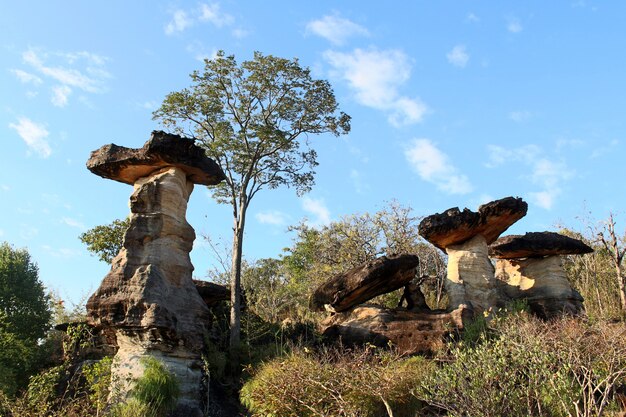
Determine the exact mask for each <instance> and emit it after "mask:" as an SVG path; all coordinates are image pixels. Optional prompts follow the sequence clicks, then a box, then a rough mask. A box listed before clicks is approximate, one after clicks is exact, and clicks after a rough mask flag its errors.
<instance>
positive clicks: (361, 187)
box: [350, 169, 370, 194]
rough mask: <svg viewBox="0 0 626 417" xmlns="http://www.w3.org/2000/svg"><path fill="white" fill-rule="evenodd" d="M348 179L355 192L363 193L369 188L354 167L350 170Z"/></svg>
mask: <svg viewBox="0 0 626 417" xmlns="http://www.w3.org/2000/svg"><path fill="white" fill-rule="evenodd" d="M350 179H351V180H352V184H353V185H354V189H355V191H356V192H357V194H364V193H366V192H368V191H369V190H370V187H369V184H368V183H367V181H365V179H364V178H363V174H362V173H361V172H360V171H359V170H356V169H352V170H351V171H350Z"/></svg>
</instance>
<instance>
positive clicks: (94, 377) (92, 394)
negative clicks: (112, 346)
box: [82, 356, 113, 414]
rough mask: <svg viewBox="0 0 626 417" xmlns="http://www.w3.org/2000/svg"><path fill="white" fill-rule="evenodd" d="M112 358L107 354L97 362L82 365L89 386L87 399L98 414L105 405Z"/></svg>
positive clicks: (109, 383)
mask: <svg viewBox="0 0 626 417" xmlns="http://www.w3.org/2000/svg"><path fill="white" fill-rule="evenodd" d="M112 363H113V358H111V357H110V356H107V357H105V358H103V359H101V360H99V361H97V362H94V363H92V364H88V365H85V366H83V369H82V372H83V375H84V377H85V379H86V380H87V386H88V387H89V400H90V402H91V403H92V404H93V405H94V407H95V409H96V414H100V412H101V411H102V410H104V408H105V407H106V405H107V399H108V396H109V387H110V385H111V365H112Z"/></svg>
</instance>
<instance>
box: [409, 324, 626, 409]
mask: <svg viewBox="0 0 626 417" xmlns="http://www.w3.org/2000/svg"><path fill="white" fill-rule="evenodd" d="M492 323H493V325H494V327H493V328H492V331H493V333H492V334H491V338H489V339H486V338H485V336H482V337H483V338H485V339H484V343H477V344H473V345H468V344H460V345H452V346H451V349H450V351H449V352H448V354H447V355H446V356H445V357H443V358H441V359H442V364H443V365H442V366H441V367H440V368H439V369H438V370H437V371H436V372H434V373H432V374H430V375H428V376H427V377H426V378H424V379H423V380H422V381H420V382H419V383H418V384H417V389H416V390H415V393H416V396H417V397H418V398H419V399H421V400H423V401H426V402H428V403H429V404H431V405H434V406H437V407H439V408H441V409H443V410H445V411H446V412H447V413H448V414H447V415H449V416H459V417H460V416H464V417H479V416H520V417H522V416H591V415H594V416H600V415H602V414H603V412H604V411H606V410H607V409H609V408H611V407H615V404H614V394H615V390H616V388H617V387H619V386H620V385H621V384H624V383H625V382H626V339H624V335H625V332H626V328H624V326H623V325H611V324H606V323H597V324H594V325H590V324H586V323H584V322H581V321H577V320H574V319H563V320H559V321H553V322H550V323H546V322H542V321H539V320H537V319H534V318H531V317H530V316H528V315H526V314H513V315H509V316H505V317H501V318H500V319H499V320H497V321H494V322H492Z"/></svg>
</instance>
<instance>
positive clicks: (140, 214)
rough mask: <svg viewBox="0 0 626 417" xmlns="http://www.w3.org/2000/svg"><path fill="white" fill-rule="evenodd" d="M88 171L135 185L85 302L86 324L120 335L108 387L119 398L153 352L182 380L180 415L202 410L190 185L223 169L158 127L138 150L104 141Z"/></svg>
mask: <svg viewBox="0 0 626 417" xmlns="http://www.w3.org/2000/svg"><path fill="white" fill-rule="evenodd" d="M88 168H89V169H90V170H91V171H92V172H94V173H96V174H98V175H101V176H104V177H106V178H111V179H115V180H118V181H121V182H125V183H132V184H133V186H134V190H133V193H132V195H131V197H130V209H131V216H130V226H129V228H128V230H127V232H126V235H125V237H124V245H123V249H122V250H121V251H120V253H119V254H118V255H117V256H116V257H115V259H114V260H113V262H112V266H111V271H110V272H109V273H108V274H107V275H106V277H105V278H104V279H103V281H102V284H101V285H100V288H98V290H97V291H96V292H95V293H94V294H93V295H92V296H91V297H90V299H89V301H88V303H87V310H88V321H89V322H90V324H93V325H96V326H100V327H105V328H111V329H113V330H114V331H115V334H116V337H117V346H118V350H117V353H116V355H115V358H114V364H113V368H112V384H114V386H112V392H113V393H117V394H119V395H120V396H121V397H122V398H123V397H124V396H125V395H126V394H127V393H128V392H129V390H130V389H131V387H132V384H133V382H132V381H133V380H134V379H136V378H139V377H140V376H141V375H142V374H143V371H144V366H143V362H142V359H143V358H146V357H148V356H150V357H155V358H157V359H159V360H161V361H162V362H163V363H164V364H165V365H166V367H167V368H168V369H169V371H170V372H172V373H173V374H174V375H175V376H176V377H177V379H178V381H179V383H180V388H181V396H180V399H179V404H178V410H179V411H178V412H179V413H180V412H183V413H185V415H189V416H196V415H201V410H202V400H203V392H202V391H203V390H202V386H201V380H202V362H201V353H202V348H203V346H204V335H205V333H206V323H208V322H209V310H208V308H207V306H206V304H205V302H204V301H203V299H202V297H201V296H200V294H199V293H198V290H197V289H196V286H195V284H194V282H193V280H192V272H193V265H192V264H191V260H190V257H189V252H190V251H191V249H192V246H193V241H194V239H195V232H194V230H193V228H192V227H191V226H190V225H189V223H187V220H186V218H185V216H186V211H187V201H188V199H189V196H190V194H191V192H192V191H193V187H194V182H196V183H202V184H211V183H213V184H214V183H216V182H218V181H219V180H220V179H221V178H222V177H223V173H221V170H219V168H217V166H216V165H215V163H214V162H213V161H211V160H210V159H208V158H206V156H205V155H204V152H203V151H202V150H201V149H200V148H198V147H196V146H195V145H193V141H191V140H188V139H183V138H180V137H177V136H174V135H167V134H164V133H162V132H154V133H153V135H152V138H151V139H150V141H148V142H147V143H146V145H144V147H143V148H141V149H128V148H122V147H118V146H115V145H107V146H105V147H103V148H101V149H99V150H98V151H95V152H94V153H93V154H92V157H91V158H90V160H89V162H88Z"/></svg>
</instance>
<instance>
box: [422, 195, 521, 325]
mask: <svg viewBox="0 0 626 417" xmlns="http://www.w3.org/2000/svg"><path fill="white" fill-rule="evenodd" d="M527 210H528V204H526V202H524V201H523V200H522V199H521V198H513V197H506V198H503V199H501V200H496V201H492V202H490V203H487V204H483V205H482V206H480V207H479V208H478V212H477V213H476V212H473V211H471V210H468V209H464V210H463V211H460V210H459V209H458V208H456V207H455V208H451V209H449V210H446V211H445V212H443V213H440V214H433V215H432V216H428V217H426V218H424V219H423V220H422V221H421V223H420V224H419V232H420V235H421V236H422V237H423V238H424V239H426V240H428V241H429V242H430V243H432V244H433V245H435V246H437V247H438V248H439V249H441V250H443V251H445V252H446V253H447V254H448V279H447V280H446V290H447V291H448V295H449V299H450V309H456V308H458V307H459V306H460V305H463V304H465V305H467V306H468V307H471V308H472V309H473V310H475V312H476V313H479V312H482V311H488V310H489V309H490V308H493V307H498V306H500V305H502V304H503V303H504V300H503V298H502V296H501V294H500V293H499V291H498V288H497V287H498V285H497V281H496V279H495V277H494V269H493V266H492V264H491V261H490V260H489V257H488V248H487V245H488V244H489V243H491V242H493V241H494V240H496V239H497V238H498V236H500V234H501V233H503V232H504V231H505V230H506V229H508V228H509V227H510V226H511V225H512V224H513V223H515V222H516V221H517V220H519V219H521V218H522V217H524V216H525V215H526V212H527Z"/></svg>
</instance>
